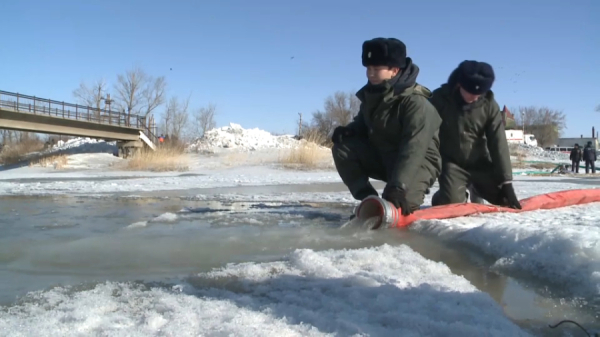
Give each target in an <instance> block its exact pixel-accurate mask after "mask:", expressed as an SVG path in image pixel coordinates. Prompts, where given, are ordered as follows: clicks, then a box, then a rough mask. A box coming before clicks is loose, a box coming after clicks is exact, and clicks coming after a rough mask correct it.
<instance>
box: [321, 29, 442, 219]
mask: <svg viewBox="0 0 600 337" xmlns="http://www.w3.org/2000/svg"><path fill="white" fill-rule="evenodd" d="M362 65H363V66H364V67H365V68H366V75H367V79H368V82H367V84H366V85H365V86H363V87H362V88H361V89H360V90H359V91H358V92H357V93H356V97H358V99H359V100H360V102H361V103H360V109H359V112H358V115H357V116H356V117H354V120H353V121H352V122H351V123H350V124H348V125H346V126H338V127H337V128H336V129H335V130H334V132H333V136H332V141H333V143H334V145H333V149H332V154H333V159H334V162H335V167H336V169H337V171H338V173H339V175H340V177H341V178H342V181H343V182H344V184H345V185H346V186H347V187H348V189H349V190H350V193H352V196H353V197H354V198H355V199H357V200H362V199H364V198H366V197H368V196H371V195H378V194H377V191H376V190H375V188H373V186H372V185H371V183H370V182H369V178H372V179H376V180H382V181H384V182H386V183H387V184H386V186H385V188H384V190H383V194H382V198H383V199H385V200H387V201H389V202H390V203H392V204H393V205H394V206H395V207H397V208H401V209H402V210H401V212H402V214H403V215H408V214H411V213H412V212H413V211H415V210H417V209H419V208H420V206H421V204H423V201H424V199H425V194H426V193H428V190H429V188H430V187H431V186H432V185H433V183H434V182H435V180H436V178H437V176H438V175H439V172H440V169H441V159H440V152H439V139H438V129H439V127H440V123H441V119H440V117H439V116H438V114H437V112H436V111H435V108H434V107H433V105H431V103H429V101H428V98H429V97H430V96H431V91H430V90H429V89H427V88H425V87H424V86H422V85H420V84H417V82H416V81H417V75H418V74H419V68H418V67H417V65H416V64H414V63H413V61H412V60H411V58H409V57H406V46H405V45H404V43H403V42H401V41H400V40H398V39H395V38H375V39H372V40H368V41H365V42H364V43H363V45H362Z"/></svg>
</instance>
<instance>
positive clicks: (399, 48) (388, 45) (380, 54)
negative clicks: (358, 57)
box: [362, 37, 406, 69]
mask: <svg viewBox="0 0 600 337" xmlns="http://www.w3.org/2000/svg"><path fill="white" fill-rule="evenodd" d="M362 65H363V66H365V67H367V66H388V67H398V68H400V69H403V68H404V67H406V45H405V44H404V43H403V42H402V41H400V40H398V39H395V38H383V37H378V38H375V39H372V40H367V41H365V42H363V45H362Z"/></svg>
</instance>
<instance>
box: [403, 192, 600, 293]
mask: <svg viewBox="0 0 600 337" xmlns="http://www.w3.org/2000/svg"><path fill="white" fill-rule="evenodd" d="M410 230H412V231H417V232H421V233H426V234H429V235H435V236H439V237H441V238H442V239H444V240H447V241H454V242H461V243H468V244H469V245H471V246H473V247H475V248H478V249H480V250H481V251H483V252H485V253H486V254H488V255H490V256H493V257H494V258H495V259H496V262H495V264H494V266H493V268H495V269H497V270H498V271H501V272H504V273H508V274H512V275H520V274H526V275H528V276H529V277H533V278H537V279H538V280H541V281H543V282H545V283H549V284H553V285H554V286H556V287H557V288H559V289H564V290H566V291H568V292H569V293H571V294H574V295H579V296H584V297H588V296H592V297H593V296H598V295H599V294H600V203H593V204H587V205H581V206H573V207H565V208H559V209H553V210H539V211H531V212H525V213H521V214H511V213H495V214H483V215H479V216H472V217H463V218H456V219H449V220H427V221H418V222H415V223H414V224H413V225H412V226H411V227H410Z"/></svg>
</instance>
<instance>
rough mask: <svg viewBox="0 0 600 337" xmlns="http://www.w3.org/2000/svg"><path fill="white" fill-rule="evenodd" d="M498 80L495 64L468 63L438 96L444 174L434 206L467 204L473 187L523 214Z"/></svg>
mask: <svg viewBox="0 0 600 337" xmlns="http://www.w3.org/2000/svg"><path fill="white" fill-rule="evenodd" d="M494 79H495V76H494V70H493V69H492V66H490V65H489V64H487V63H484V62H477V61H464V62H462V63H461V64H460V65H459V66H458V68H457V69H455V70H454V71H453V72H452V74H451V75H450V78H449V79H448V83H445V84H443V85H442V86H441V87H440V88H438V89H436V90H434V91H433V95H432V97H431V103H433V105H434V106H435V107H436V109H437V111H438V113H439V114H440V117H441V118H442V126H441V127H440V133H439V137H440V153H441V155H442V173H441V175H440V177H439V184H440V189H439V190H438V191H437V192H436V193H435V194H434V195H433V198H432V202H431V204H432V206H438V205H446V204H452V203H463V202H466V189H467V186H468V185H469V184H472V188H473V189H474V190H475V192H477V194H478V195H479V196H480V197H481V198H483V199H485V200H487V201H488V202H490V203H491V204H494V205H501V206H509V207H512V208H518V209H521V205H520V203H519V200H518V199H517V196H516V195H515V191H514V189H513V185H512V167H511V162H510V155H509V151H508V143H507V141H506V133H505V132H504V123H503V121H502V115H501V112H500V107H499V106H498V103H497V102H496V100H495V98H494V93H493V92H492V90H491V88H492V84H493V83H494Z"/></svg>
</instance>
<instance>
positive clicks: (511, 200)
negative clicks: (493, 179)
mask: <svg viewBox="0 0 600 337" xmlns="http://www.w3.org/2000/svg"><path fill="white" fill-rule="evenodd" d="M501 189H502V196H504V198H506V200H507V201H508V206H509V207H510V208H516V209H521V203H520V202H519V199H517V195H516V194H515V190H514V189H513V185H512V183H506V184H503V185H502V187H501Z"/></svg>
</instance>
